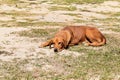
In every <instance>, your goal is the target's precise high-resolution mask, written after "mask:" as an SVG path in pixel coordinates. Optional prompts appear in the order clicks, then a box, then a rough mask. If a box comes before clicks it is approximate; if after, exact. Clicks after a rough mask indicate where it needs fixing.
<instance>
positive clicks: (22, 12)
mask: <svg viewBox="0 0 120 80" xmlns="http://www.w3.org/2000/svg"><path fill="white" fill-rule="evenodd" d="M0 14H1V15H10V16H13V17H18V16H19V17H24V16H34V15H37V14H32V13H28V12H24V11H13V12H1V13H0Z"/></svg>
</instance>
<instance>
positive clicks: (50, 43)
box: [39, 40, 53, 48]
mask: <svg viewBox="0 0 120 80" xmlns="http://www.w3.org/2000/svg"><path fill="white" fill-rule="evenodd" d="M52 44H53V41H52V40H48V41H47V42H44V43H42V44H41V45H40V46H39V48H42V47H46V46H50V48H51V45H52Z"/></svg>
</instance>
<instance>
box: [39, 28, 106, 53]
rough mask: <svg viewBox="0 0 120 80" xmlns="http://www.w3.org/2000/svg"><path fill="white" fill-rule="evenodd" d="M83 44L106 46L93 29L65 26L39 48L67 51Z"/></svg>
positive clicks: (104, 40)
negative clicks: (71, 47)
mask: <svg viewBox="0 0 120 80" xmlns="http://www.w3.org/2000/svg"><path fill="white" fill-rule="evenodd" d="M82 42H85V43H86V45H88V46H102V45H104V44H106V38H105V37H104V36H103V34H102V33H101V32H100V31H99V30H98V29H97V28H95V27H89V26H67V27H65V28H63V29H62V30H60V31H58V32H57V33H56V35H55V36H54V37H53V38H52V39H50V40H48V41H46V42H44V43H42V44H41V45H40V48H42V47H46V46H50V48H51V45H53V47H54V52H58V51H62V50H63V49H67V48H68V47H69V46H73V45H78V44H79V43H82Z"/></svg>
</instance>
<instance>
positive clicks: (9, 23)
mask: <svg viewBox="0 0 120 80" xmlns="http://www.w3.org/2000/svg"><path fill="white" fill-rule="evenodd" d="M33 21H34V20H29V19H26V21H25V22H16V21H15V20H13V21H7V22H3V21H1V22H0V23H1V26H2V27H13V26H14V27H30V26H31V27H39V26H65V25H66V24H65V23H62V22H61V23H60V22H33Z"/></svg>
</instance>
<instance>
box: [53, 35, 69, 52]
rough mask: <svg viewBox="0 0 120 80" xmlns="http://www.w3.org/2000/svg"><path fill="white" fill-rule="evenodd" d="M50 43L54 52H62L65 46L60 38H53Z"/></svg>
mask: <svg viewBox="0 0 120 80" xmlns="http://www.w3.org/2000/svg"><path fill="white" fill-rule="evenodd" d="M52 43H53V45H54V52H59V51H62V50H63V49H65V48H66V46H67V44H66V41H65V40H64V38H62V37H55V38H53V39H52Z"/></svg>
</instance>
